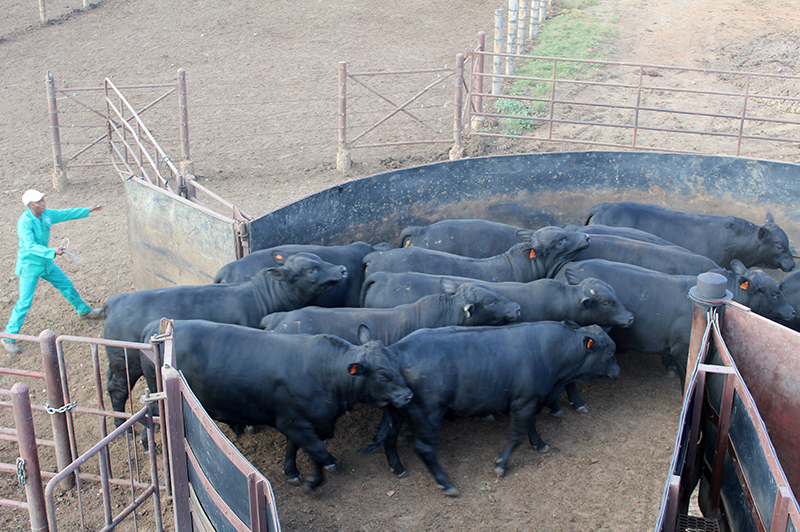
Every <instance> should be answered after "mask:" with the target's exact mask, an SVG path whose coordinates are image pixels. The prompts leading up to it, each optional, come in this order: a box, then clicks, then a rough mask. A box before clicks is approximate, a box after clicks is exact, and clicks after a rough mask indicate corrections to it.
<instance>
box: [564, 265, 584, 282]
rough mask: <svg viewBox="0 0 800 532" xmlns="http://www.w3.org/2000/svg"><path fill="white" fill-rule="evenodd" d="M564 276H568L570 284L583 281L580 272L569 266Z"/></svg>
mask: <svg viewBox="0 0 800 532" xmlns="http://www.w3.org/2000/svg"><path fill="white" fill-rule="evenodd" d="M564 277H566V278H567V282H568V283H569V284H573V285H574V284H581V281H583V277H581V276H580V274H578V273H575V271H574V270H570V269H569V268H567V269H566V270H564Z"/></svg>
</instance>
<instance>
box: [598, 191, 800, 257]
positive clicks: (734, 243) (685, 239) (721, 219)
mask: <svg viewBox="0 0 800 532" xmlns="http://www.w3.org/2000/svg"><path fill="white" fill-rule="evenodd" d="M590 222H591V223H595V224H605V225H614V226H625V227H633V228H636V229H641V230H643V231H647V232H648V233H652V234H654V235H657V236H659V237H661V238H663V239H665V240H669V241H670V242H672V243H673V244H677V245H679V246H682V247H684V248H686V249H688V250H690V251H694V252H695V253H699V254H700V255H703V256H705V257H708V258H710V259H711V260H713V261H714V262H716V263H717V264H719V265H720V266H723V267H727V265H728V264H730V263H731V261H732V260H734V259H737V260H739V261H741V262H742V264H744V265H745V266H746V267H748V268H752V267H754V266H758V267H762V268H776V269H777V268H780V269H782V270H784V271H787V272H788V271H790V270H791V269H792V268H794V259H793V258H792V254H791V251H790V249H789V237H787V236H786V233H785V232H784V231H783V229H781V228H780V227H778V225H777V224H776V223H775V221H774V220H773V218H772V215H771V214H767V220H766V223H765V224H764V225H762V226H761V227H759V226H757V225H755V224H753V223H751V222H748V221H747V220H743V219H742V218H737V217H734V216H712V215H708V214H691V213H686V212H681V211H676V210H673V209H668V208H666V207H661V206H659V205H653V204H650V203H636V202H632V201H621V202H619V203H600V204H597V205H595V206H594V207H592V208H591V209H589V214H588V217H587V218H586V222H585V224H584V225H589V223H590Z"/></svg>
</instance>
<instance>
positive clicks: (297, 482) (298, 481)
mask: <svg viewBox="0 0 800 532" xmlns="http://www.w3.org/2000/svg"><path fill="white" fill-rule="evenodd" d="M286 482H288V483H289V484H291V485H292V486H302V485H303V477H301V476H299V475H298V476H296V477H291V478H289V477H286Z"/></svg>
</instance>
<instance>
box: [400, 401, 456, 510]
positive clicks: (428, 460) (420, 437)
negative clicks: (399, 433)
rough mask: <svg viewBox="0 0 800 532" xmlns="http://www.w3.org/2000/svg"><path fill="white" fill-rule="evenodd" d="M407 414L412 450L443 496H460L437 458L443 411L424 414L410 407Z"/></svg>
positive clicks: (424, 412)
mask: <svg viewBox="0 0 800 532" xmlns="http://www.w3.org/2000/svg"><path fill="white" fill-rule="evenodd" d="M407 412H408V415H409V421H410V425H411V430H412V432H413V434H414V450H415V451H416V452H417V454H418V455H419V457H420V458H422V461H423V462H425V465H426V466H428V470H429V471H430V472H431V474H432V475H433V478H435V479H436V485H437V486H439V487H440V488H441V489H442V490H443V491H444V493H445V495H449V496H450V497H458V496H459V495H460V493H459V491H458V489H457V488H456V487H455V486H454V485H453V483H452V482H451V481H450V478H449V477H448V476H447V473H445V472H444V469H442V466H441V465H440V464H439V459H438V457H437V446H438V445H439V429H440V428H441V426H442V419H443V418H444V414H445V411H444V409H442V410H441V411H433V412H426V411H422V410H420V409H419V408H417V407H415V406H413V405H412V406H410V407H408V409H407Z"/></svg>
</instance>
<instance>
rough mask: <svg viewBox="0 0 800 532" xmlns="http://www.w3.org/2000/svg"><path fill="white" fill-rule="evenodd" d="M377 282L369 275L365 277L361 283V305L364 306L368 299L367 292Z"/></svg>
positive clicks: (359, 299) (359, 296)
mask: <svg viewBox="0 0 800 532" xmlns="http://www.w3.org/2000/svg"><path fill="white" fill-rule="evenodd" d="M373 284H375V279H371V278H370V277H367V278H366V279H364V282H363V283H361V293H360V294H359V295H358V301H359V305H360V306H361V307H362V308H363V307H364V302H365V301H366V300H367V292H368V291H369V287H370V286H372V285H373Z"/></svg>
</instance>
